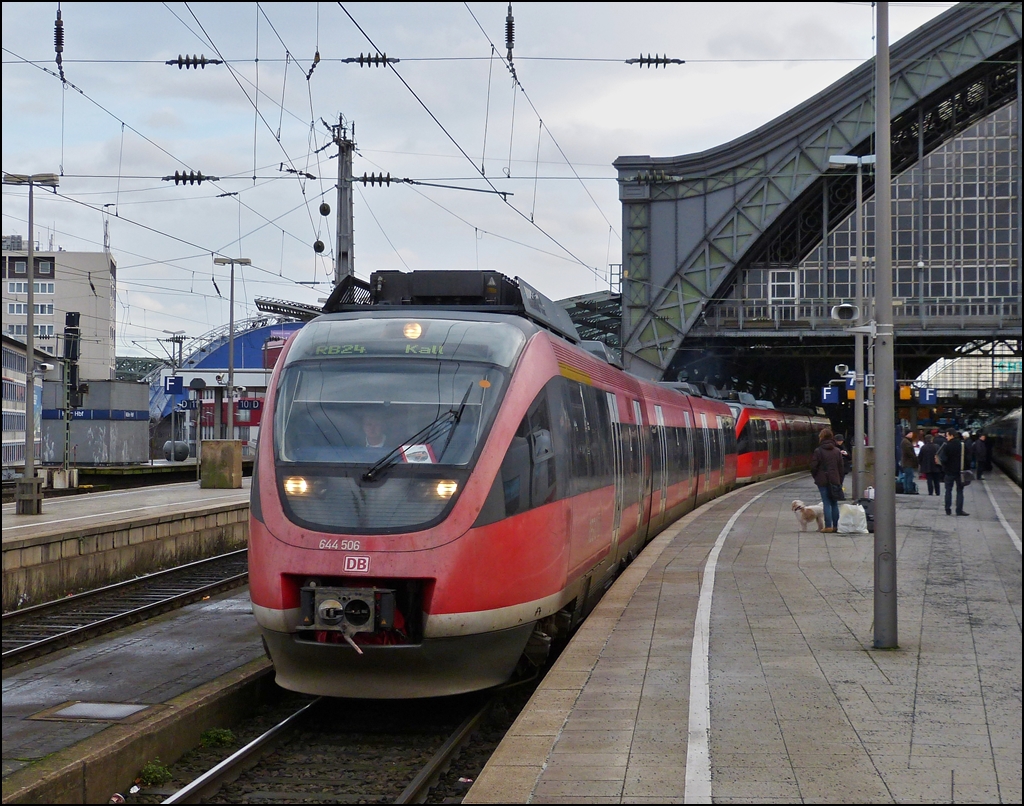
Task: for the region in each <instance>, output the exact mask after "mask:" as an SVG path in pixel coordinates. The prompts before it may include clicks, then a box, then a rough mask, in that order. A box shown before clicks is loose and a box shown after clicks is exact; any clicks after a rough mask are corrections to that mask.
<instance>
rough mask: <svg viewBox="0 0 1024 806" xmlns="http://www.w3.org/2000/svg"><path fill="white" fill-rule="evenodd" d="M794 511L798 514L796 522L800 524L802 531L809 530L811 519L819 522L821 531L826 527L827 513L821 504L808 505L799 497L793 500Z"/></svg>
mask: <svg viewBox="0 0 1024 806" xmlns="http://www.w3.org/2000/svg"><path fill="white" fill-rule="evenodd" d="M793 513H794V514H795V515H796V522H797V523H798V524H799V525H800V531H801V532H806V531H807V527H808V526H809V525H810V524H811V521H816V522H817V524H818V531H819V532H820V531H821V530H822V529H824V528H825V515H824V512H823V511H822V505H821V504H815V505H814V506H808V505H807V504H805V503H804V502H803V501H801V500H799V499H797V500H796V501H794V502H793Z"/></svg>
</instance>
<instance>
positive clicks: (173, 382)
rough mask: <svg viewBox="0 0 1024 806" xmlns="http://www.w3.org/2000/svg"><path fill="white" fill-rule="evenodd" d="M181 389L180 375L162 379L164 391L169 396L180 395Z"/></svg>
mask: <svg viewBox="0 0 1024 806" xmlns="http://www.w3.org/2000/svg"><path fill="white" fill-rule="evenodd" d="M182 388H183V384H182V377H181V376H180V375H168V376H167V377H166V378H164V391H165V392H166V393H167V394H169V395H180V394H181V390H182Z"/></svg>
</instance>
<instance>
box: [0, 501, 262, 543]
mask: <svg viewBox="0 0 1024 806" xmlns="http://www.w3.org/2000/svg"><path fill="white" fill-rule="evenodd" d="M225 498H233V499H235V500H236V501H238V500H243V499H240V498H239V496H237V495H218V496H215V497H214V498H201V499H199V501H198V502H197V503H199V504H209V503H211V502H213V501H222V500H224V499H225ZM183 503H185V502H183V501H168V502H167V503H165V504H154V505H153V506H149V507H133V508H132V509H119V510H117V511H115V512H97V513H95V514H93V515H79V516H78V517H77V518H60V519H59V520H54V521H33V522H32V523H22V524H19V525H17V526H5V527H4V533H5V534H10V533H11V532H13V531H14V530H15V529H29V528H33V527H34V528H39V527H40V526H54V525H56V524H60V523H71V522H72V521H84V520H89V519H90V518H110V517H112V516H115V515H127V514H128V513H130V512H144V511H146V510H147V509H164V508H166V507H175V506H180V505H181V504H183Z"/></svg>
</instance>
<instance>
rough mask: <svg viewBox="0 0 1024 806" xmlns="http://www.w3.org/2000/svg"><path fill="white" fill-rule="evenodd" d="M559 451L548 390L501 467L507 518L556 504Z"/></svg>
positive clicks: (529, 414)
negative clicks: (552, 503) (552, 427)
mask: <svg viewBox="0 0 1024 806" xmlns="http://www.w3.org/2000/svg"><path fill="white" fill-rule="evenodd" d="M555 449H556V445H555V439H553V436H552V430H551V416H550V411H549V408H548V398H547V392H546V390H545V391H542V392H541V393H540V394H539V395H538V396H537V398H536V399H535V400H534V401H533V403H532V404H531V405H530V408H529V409H528V410H527V412H526V415H525V416H524V417H523V419H522V420H521V421H520V423H519V428H518V429H516V433H515V436H513V437H512V441H511V443H509V447H508V450H507V451H506V452H505V458H504V460H503V461H502V463H501V470H500V480H501V493H502V499H503V503H504V517H509V516H511V515H516V514H518V513H520V512H525V511H527V510H529V509H533V508H534V507H538V506H541V505H542V504H546V503H548V502H550V501H554V500H556V498H557V497H558V485H557V479H558V472H557V463H556V462H555ZM483 515H484V513H481V516H483ZM487 522H491V521H490V520H488V521H487Z"/></svg>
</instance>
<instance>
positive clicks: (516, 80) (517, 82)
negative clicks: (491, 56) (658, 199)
mask: <svg viewBox="0 0 1024 806" xmlns="http://www.w3.org/2000/svg"><path fill="white" fill-rule="evenodd" d="M463 5H465V6H466V10H467V11H468V12H469V15H470V16H471V17H472V18H473V22H475V23H476V25H477V27H478V28H479V29H480V33H482V34H483V35H484V38H485V39H486V40H487V42H488V44H489V45H490V46H491V47H492V48H494V42H492V41H491V37H490V35H489V34H488V33H487V31H486V30H485V29H484V27H483V26H482V25H481V24H480V20H478V19H477V18H476V14H474V13H473V9H471V8H470V7H469V3H468V2H466V3H463ZM509 8H510V9H511V5H510V6H509ZM511 56H512V52H511V50H510V51H509V64H508V69H509V72H510V73H511V74H512V84H513V87H518V88H519V89H520V91H521V92H522V93H523V97H524V98H526V102H527V103H528V104H529V105H530V108H531V109H532V110H533V112H534V114H535V115H536V116H537V119H538V120H540V121H541V126H542V127H543V128H544V129H545V130H546V131H547V133H548V137H550V138H551V142H552V143H554V144H555V148H557V149H558V153H559V154H561V155H562V159H564V160H565V164H566V165H568V166H569V169H570V170H571V171H572V172H573V174H574V175H576V176H577V178H578V177H579V175H578V174H577V172H576V168H575V166H574V165H573V164H572V161H571V160H570V159H569V157H568V156H566V153H565V151H563V150H562V147H561V146H560V145H559V144H558V141H557V140H556V139H555V135H554V134H553V133H552V131H551V129H549V128H548V127H547V126H545V125H544V121H543V119H542V118H541V114H540V112H539V111H538V110H537V107H536V106H535V105H534V103H533V100H532V99H531V98H530V96H529V94H528V93H527V92H526V87H524V86H523V84H522V82H521V81H520V80H519V77H518V76H517V75H516V71H515V68H514V66H513V65H512V63H511ZM513 109H514V107H513ZM513 114H514V112H513ZM510 153H511V147H510ZM510 167H511V166H510ZM580 184H581V185H582V187H583V191H584V192H585V193H586V194H587V196H588V197H589V198H590V200H591V201H592V202H593V203H594V206H595V207H596V208H597V211H598V212H599V213H600V214H601V218H603V219H604V220H605V223H607V224H608V226H610V227H612V230H613V231H614V232H615V234H616V237H620V238H621V236H619V233H618V231H616V230H615V225H614V224H612V222H611V221H609V220H608V216H606V215H605V214H604V210H602V209H601V205H600V204H598V203H597V199H595V198H594V196H593V195H592V194H591V192H590V190H589V189H588V188H587V186H586V185H584V184H583V181H582V180H580Z"/></svg>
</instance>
